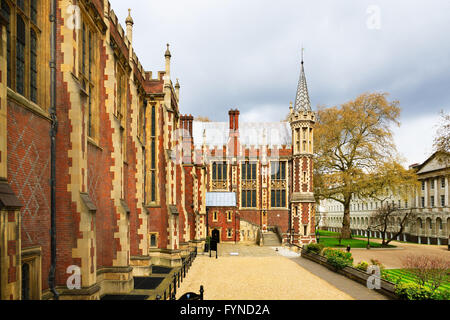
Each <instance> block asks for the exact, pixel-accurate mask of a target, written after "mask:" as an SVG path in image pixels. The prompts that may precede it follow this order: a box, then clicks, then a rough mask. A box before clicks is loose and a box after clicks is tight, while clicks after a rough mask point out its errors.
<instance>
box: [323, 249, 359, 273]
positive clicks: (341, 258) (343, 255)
mask: <svg viewBox="0 0 450 320" xmlns="http://www.w3.org/2000/svg"><path fill="white" fill-rule="evenodd" d="M323 255H324V256H325V257H326V258H327V262H328V263H329V264H331V265H332V266H333V267H335V268H336V269H338V270H340V269H344V268H345V267H350V266H352V265H353V257H352V254H351V253H350V252H344V251H341V250H335V249H330V248H328V249H325V250H324V252H323Z"/></svg>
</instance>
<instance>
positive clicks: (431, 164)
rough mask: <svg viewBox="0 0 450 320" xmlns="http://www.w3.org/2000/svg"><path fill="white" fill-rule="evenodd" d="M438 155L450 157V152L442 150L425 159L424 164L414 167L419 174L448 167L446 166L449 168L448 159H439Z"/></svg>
mask: <svg viewBox="0 0 450 320" xmlns="http://www.w3.org/2000/svg"><path fill="white" fill-rule="evenodd" d="M438 155H442V156H443V157H446V158H447V159H450V155H449V154H445V153H443V152H440V151H438V152H435V153H433V155H431V156H430V157H429V158H428V159H427V160H425V161H424V162H423V163H422V164H420V165H418V166H415V167H414V168H415V169H416V172H417V174H422V173H426V172H431V171H436V170H442V169H446V168H447V169H448V161H439V159H437V156H438Z"/></svg>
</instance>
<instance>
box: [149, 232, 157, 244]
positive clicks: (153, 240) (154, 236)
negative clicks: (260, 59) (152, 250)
mask: <svg viewBox="0 0 450 320" xmlns="http://www.w3.org/2000/svg"><path fill="white" fill-rule="evenodd" d="M156 246H157V243H156V234H152V235H151V236H150V247H156Z"/></svg>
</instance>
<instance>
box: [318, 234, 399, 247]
mask: <svg viewBox="0 0 450 320" xmlns="http://www.w3.org/2000/svg"><path fill="white" fill-rule="evenodd" d="M318 232H319V243H321V244H323V245H324V246H325V247H333V248H340V247H342V248H347V246H348V245H350V247H351V248H367V240H361V239H342V241H341V246H339V235H340V233H339V232H332V231H325V230H319V231H318ZM370 247H371V248H382V246H381V243H376V242H370ZM388 248H395V246H392V245H389V246H388Z"/></svg>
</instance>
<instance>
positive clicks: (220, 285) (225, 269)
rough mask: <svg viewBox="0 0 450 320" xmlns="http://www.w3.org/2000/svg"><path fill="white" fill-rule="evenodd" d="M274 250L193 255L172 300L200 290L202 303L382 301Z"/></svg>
mask: <svg viewBox="0 0 450 320" xmlns="http://www.w3.org/2000/svg"><path fill="white" fill-rule="evenodd" d="M275 249H276V248H270V247H256V246H243V245H236V246H235V245H228V244H221V245H220V246H219V259H215V256H213V258H209V255H199V256H197V258H196V260H195V261H194V263H193V265H192V267H191V269H190V270H189V273H188V275H187V277H186V279H185V280H184V281H183V283H182V285H181V287H180V289H178V290H177V293H178V294H177V298H179V297H180V296H181V295H182V294H184V293H186V292H197V293H198V292H199V289H200V285H203V286H204V288H205V296H204V298H205V300H354V299H361V300H364V299H384V297H383V296H381V295H379V294H377V293H376V292H373V291H370V290H369V289H367V288H365V287H364V286H363V285H360V284H359V283H357V282H354V281H352V280H350V279H347V278H345V277H344V276H341V275H339V274H335V273H334V272H332V271H330V270H328V269H326V268H325V267H323V266H321V265H318V264H315V263H313V262H311V261H307V260H305V259H303V258H300V257H299V255H298V254H296V253H293V252H290V251H288V250H285V249H281V248H279V250H278V252H277V251H276V250H275ZM236 253H238V254H239V255H235V254H236Z"/></svg>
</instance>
